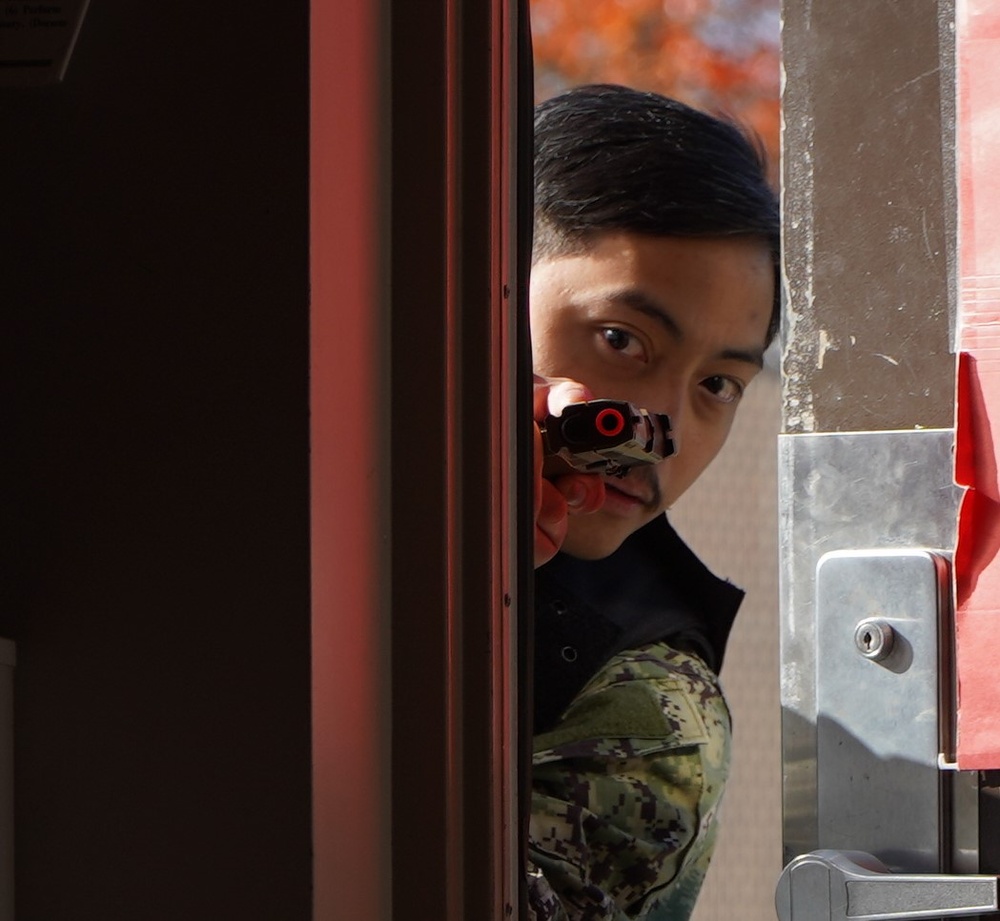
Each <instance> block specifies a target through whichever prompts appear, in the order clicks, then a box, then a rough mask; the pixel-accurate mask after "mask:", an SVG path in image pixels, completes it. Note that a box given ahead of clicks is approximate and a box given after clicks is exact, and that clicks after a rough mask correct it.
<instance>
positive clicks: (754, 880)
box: [670, 371, 781, 921]
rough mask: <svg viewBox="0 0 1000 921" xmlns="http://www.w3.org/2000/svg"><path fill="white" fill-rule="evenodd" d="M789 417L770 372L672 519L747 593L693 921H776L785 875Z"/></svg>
mask: <svg viewBox="0 0 1000 921" xmlns="http://www.w3.org/2000/svg"><path fill="white" fill-rule="evenodd" d="M780 416H781V393H780V385H779V381H778V376H777V374H776V373H774V372H773V371H765V372H764V373H762V374H761V375H760V376H759V377H758V379H757V380H756V381H754V383H753V384H752V385H751V387H750V388H749V390H748V391H747V394H746V396H745V397H744V401H743V405H742V406H741V408H740V411H739V413H738V414H737V420H736V423H735V425H734V427H733V431H732V434H731V435H730V437H729V441H728V442H727V443H726V446H725V448H724V449H723V451H722V452H721V453H720V455H719V456H718V457H717V458H716V459H715V461H714V462H713V463H712V465H711V466H710V467H709V469H708V470H707V471H706V472H705V474H704V475H703V476H702V478H701V479H700V480H699V481H698V482H697V483H696V484H695V485H694V486H693V487H692V488H691V489H690V490H689V491H688V493H686V494H685V495H684V497H683V498H682V499H681V500H680V501H679V502H678V503H677V505H676V506H675V507H674V509H673V510H672V511H671V513H670V520H671V522H672V523H673V525H674V526H675V527H676V529H677V530H678V532H679V533H680V534H682V535H683V536H684V538H685V539H686V540H687V542H688V544H689V545H690V546H691V548H692V549H693V550H695V552H697V553H698V554H699V556H701V558H702V559H703V560H704V561H705V563H706V564H707V565H708V566H709V567H710V568H711V569H712V570H713V571H714V572H715V573H716V574H718V575H720V576H723V577H725V578H727V579H729V580H730V581H731V582H734V583H735V584H737V585H739V586H740V587H741V588H743V589H745V590H746V592H747V597H746V600H745V601H744V603H743V607H742V608H741V609H740V614H739V617H738V618H737V620H736V626H735V628H734V630H733V634H732V637H731V639H730V642H729V646H728V649H727V651H726V661H725V665H724V666H723V670H722V682H723V686H724V687H725V691H726V696H727V698H728V700H729V706H730V710H731V711H732V714H733V737H734V738H733V768H732V775H731V778H730V782H729V787H728V789H727V791H726V796H725V799H724V801H723V805H722V811H721V824H722V828H721V833H720V837H719V844H718V847H717V850H716V853H715V858H714V860H713V862H712V866H711V868H710V869H709V873H708V878H707V879H706V881H705V887H704V889H703V891H702V894H701V897H700V899H699V901H698V906H697V909H696V911H695V914H694V921H721V919H728V918H740V919H741V921H773V919H774V917H775V913H774V887H775V884H776V882H777V879H778V875H779V873H780V872H781V741H780V722H781V720H780V705H779V696H778V494H777V436H778V431H779V427H780ZM681 450H683V446H681Z"/></svg>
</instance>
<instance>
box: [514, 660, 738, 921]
mask: <svg viewBox="0 0 1000 921" xmlns="http://www.w3.org/2000/svg"><path fill="white" fill-rule="evenodd" d="M729 744H730V723H729V711H728V709H727V708H726V703H725V700H724V698H723V696H722V692H721V690H720V688H719V685H718V680H717V678H716V676H715V675H714V674H713V673H712V672H711V671H710V670H709V669H708V668H707V667H706V666H705V665H704V663H702V662H701V660H700V659H698V658H696V657H694V656H691V655H688V654H686V653H682V652H677V651H676V650H673V649H670V648H669V647H668V646H666V645H664V644H662V643H660V644H654V645H651V646H646V647H643V648H642V649H639V650H633V651H629V652H626V653H623V654H622V655H620V656H617V657H616V658H614V659H613V660H611V662H609V663H608V665H607V666H606V667H605V668H604V669H603V670H602V671H601V672H600V673H598V675H597V676H596V677H595V678H594V679H593V680H592V681H591V682H590V684H588V685H587V687H586V688H584V690H583V691H582V692H581V693H580V695H579V696H578V697H577V698H576V700H574V701H573V703H572V704H571V705H570V707H569V709H568V710H567V711H566V713H565V714H564V715H563V718H562V720H561V721H560V723H559V724H558V725H557V726H556V727H555V728H554V729H553V730H552V731H550V732H546V733H544V734H542V735H539V736H537V737H536V738H535V745H534V776H533V784H532V804H531V822H530V840H529V859H530V861H531V865H530V866H529V868H528V892H529V903H530V912H529V917H530V918H531V919H533V921H626V919H644V921H684V919H686V918H688V917H689V915H690V914H691V911H692V910H693V908H694V902H695V899H696V898H697V895H698V891H699V889H700V888H701V883H702V880H703V878H704V875H705V871H706V870H707V868H708V862H709V859H710V857H711V854H712V848H713V846H714V842H715V816H716V812H717V808H718V804H719V800H720V798H721V795H722V790H723V786H724V783H725V777H726V773H727V771H728V766H729Z"/></svg>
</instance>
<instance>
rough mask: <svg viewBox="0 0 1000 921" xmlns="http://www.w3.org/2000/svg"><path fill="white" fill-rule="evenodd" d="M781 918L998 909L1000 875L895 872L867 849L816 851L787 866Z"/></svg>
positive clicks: (833, 920) (868, 918)
mask: <svg viewBox="0 0 1000 921" xmlns="http://www.w3.org/2000/svg"><path fill="white" fill-rule="evenodd" d="M774 904H775V908H776V909H777V912H778V919H779V921H892V919H897V918H900V919H902V918H956V917H961V916H962V915H981V914H989V913H990V912H995V911H997V877H995V876H948V875H934V874H911V873H905V874H904V873H900V874H896V873H890V872H889V870H888V868H887V867H885V865H884V864H882V863H881V862H880V861H879V860H877V859H876V858H874V857H872V856H871V854H865V853H863V852H861V851H813V852H812V853H810V854H803V855H801V856H800V857H796V858H795V859H794V860H793V861H792V862H791V863H790V864H788V866H787V867H785V869H784V870H783V871H782V873H781V876H780V878H779V879H778V888H777V891H776V892H775V896H774Z"/></svg>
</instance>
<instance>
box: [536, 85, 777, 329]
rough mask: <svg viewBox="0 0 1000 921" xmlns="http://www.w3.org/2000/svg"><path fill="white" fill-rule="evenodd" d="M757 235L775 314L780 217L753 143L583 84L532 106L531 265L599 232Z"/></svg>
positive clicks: (645, 96)
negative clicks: (770, 277)
mask: <svg viewBox="0 0 1000 921" xmlns="http://www.w3.org/2000/svg"><path fill="white" fill-rule="evenodd" d="M614 231H631V232H635V233H642V234H649V235H652V236H675V237H692V236H731V235H740V236H758V237H760V238H761V239H762V240H763V241H764V242H765V243H766V244H767V246H768V248H769V249H770V250H771V254H772V258H773V261H774V267H775V285H774V289H775V297H774V306H773V308H772V311H771V322H770V324H769V326H768V331H767V342H770V341H771V340H772V339H773V338H774V336H775V334H776V333H777V330H778V324H779V317H780V293H779V292H780V278H779V268H778V267H779V257H780V218H779V211H778V199H777V196H776V195H775V193H774V191H773V190H772V189H771V187H770V185H769V184H768V181H767V166H766V157H765V154H764V151H763V148H762V146H761V144H760V141H759V139H756V138H752V137H751V136H750V135H748V134H747V133H745V132H744V131H743V130H741V129H740V128H739V127H738V126H737V125H735V124H734V123H732V122H729V121H723V120H721V119H718V118H715V117H713V116H711V115H708V114H706V113H705V112H699V111H698V110H697V109H692V108H691V107H690V106H687V105H684V104H683V103H681V102H677V101H676V100H673V99H668V98H666V97H665V96H660V95H658V94H656V93H644V92H640V91H638V90H633V89H629V88H628V87H624V86H612V85H597V86H582V87H577V88H576V89H573V90H570V91H569V92H567V93H563V94H562V95H560V96H556V97H555V98H553V99H549V100H547V101H546V102H543V103H542V104H541V105H539V106H538V107H537V108H536V109H535V231H534V245H533V254H532V259H533V260H534V261H537V260H538V259H540V258H545V257H548V256H558V255H568V254H571V253H575V252H580V251H584V250H586V249H587V248H588V247H589V245H590V244H591V243H592V242H593V241H594V240H595V238H596V237H598V236H599V235H601V234H604V233H608V232H614Z"/></svg>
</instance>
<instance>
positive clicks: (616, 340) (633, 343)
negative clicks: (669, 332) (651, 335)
mask: <svg viewBox="0 0 1000 921" xmlns="http://www.w3.org/2000/svg"><path fill="white" fill-rule="evenodd" d="M601 337H602V338H603V339H604V341H605V342H606V343H607V344H608V345H609V346H610V347H611V348H613V349H614V350H615V351H616V352H621V353H622V354H624V355H628V356H630V357H632V358H642V357H643V356H644V352H643V348H642V343H640V342H639V340H638V339H637V338H636V337H635V336H633V335H632V333H629V332H626V331H625V330H624V329H619V328H618V327H617V326H606V327H605V328H604V329H602V330H601Z"/></svg>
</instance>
